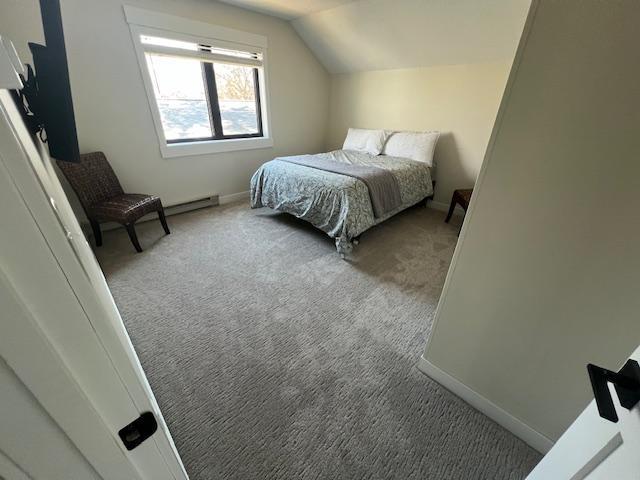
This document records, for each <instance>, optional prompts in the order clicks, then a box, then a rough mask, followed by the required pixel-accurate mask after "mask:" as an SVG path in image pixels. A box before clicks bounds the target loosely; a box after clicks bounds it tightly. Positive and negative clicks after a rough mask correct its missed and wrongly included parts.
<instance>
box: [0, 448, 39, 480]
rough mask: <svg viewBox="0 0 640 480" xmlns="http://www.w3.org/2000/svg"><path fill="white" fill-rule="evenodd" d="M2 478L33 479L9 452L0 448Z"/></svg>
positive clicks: (13, 479)
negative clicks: (10, 456) (6, 452)
mask: <svg viewBox="0 0 640 480" xmlns="http://www.w3.org/2000/svg"><path fill="white" fill-rule="evenodd" d="M0 478H10V479H12V480H31V479H30V478H29V477H28V476H27V474H26V473H24V470H22V468H20V466H19V465H18V464H16V463H15V462H14V461H13V460H12V459H11V458H9V456H8V455H7V454H5V453H4V452H3V451H2V450H0Z"/></svg>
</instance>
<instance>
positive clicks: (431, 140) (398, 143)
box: [382, 131, 440, 167]
mask: <svg viewBox="0 0 640 480" xmlns="http://www.w3.org/2000/svg"><path fill="white" fill-rule="evenodd" d="M439 136H440V132H435V131H434V132H392V133H391V134H390V135H389V138H388V139H387V143H386V144H385V146H384V149H383V151H382V153H383V154H384V155H389V156H390V157H403V158H409V159H411V160H416V161H418V162H424V163H426V164H428V165H429V166H430V167H433V152H434V150H435V149H436V143H437V142H438V137H439Z"/></svg>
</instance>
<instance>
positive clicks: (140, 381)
mask: <svg viewBox="0 0 640 480" xmlns="http://www.w3.org/2000/svg"><path fill="white" fill-rule="evenodd" d="M1 50H3V47H2V46H0V175H3V176H4V177H5V178H6V179H7V182H6V183H7V184H8V185H9V184H11V187H10V188H11V189H13V191H14V194H15V195H14V197H13V198H14V199H18V198H19V199H20V200H18V201H17V202H16V207H15V208H16V209H18V210H21V211H22V212H23V213H24V215H21V216H20V218H17V217H15V218H11V216H10V212H5V213H3V214H2V216H5V219H4V220H5V222H6V223H3V224H2V225H3V227H2V228H3V229H5V232H7V237H6V241H7V242H10V241H12V238H11V235H12V234H13V233H14V232H13V228H12V227H13V225H12V222H14V221H15V223H16V224H22V225H24V226H25V228H27V227H26V225H27V224H28V223H30V224H31V226H30V227H29V228H30V229H31V230H30V234H33V238H34V241H35V238H36V236H37V235H39V239H38V240H37V242H39V243H37V244H38V245H40V246H41V247H42V252H41V253H43V252H45V250H48V252H47V253H48V255H49V258H50V259H51V260H52V261H53V262H55V264H57V268H58V278H59V280H60V282H59V284H61V283H64V284H65V287H68V289H69V290H70V292H72V294H73V296H74V297H75V302H76V307H77V308H78V310H77V312H75V313H76V314H69V315H65V316H64V318H62V317H63V316H62V315H58V316H56V317H55V318H54V316H53V311H52V312H51V315H47V316H46V318H45V317H44V316H43V314H42V313H43V306H42V305H40V306H39V308H37V307H38V305H37V303H38V302H41V301H42V300H43V299H44V297H46V295H47V293H48V292H47V288H48V287H49V286H50V284H49V285H47V283H46V281H45V280H51V278H50V277H46V276H45V275H43V276H42V277H41V276H40V275H38V274H39V273H40V270H43V266H42V265H39V264H37V263H36V259H39V261H42V259H43V258H45V257H43V256H42V255H41V256H40V257H38V255H35V253H34V255H33V256H31V255H30V252H28V251H25V252H21V251H20V250H19V249H17V250H16V255H15V257H14V258H5V260H6V263H5V264H3V265H2V272H0V273H2V276H0V280H1V282H0V286H2V287H3V288H5V289H6V292H5V293H6V294H9V295H11V296H12V297H13V299H14V302H15V304H16V305H22V315H23V317H25V318H29V321H28V322H12V321H10V319H9V318H7V321H6V322H5V321H3V330H4V331H5V332H6V335H4V334H3V335H2V337H3V338H4V340H5V341H3V342H2V343H0V355H2V356H3V357H4V358H5V361H6V362H7V363H8V364H9V365H10V366H11V368H12V369H13V370H14V371H15V372H16V374H17V375H18V376H19V377H20V379H21V380H22V381H23V383H24V384H25V385H26V386H27V387H28V388H29V389H30V390H31V391H32V392H33V394H34V395H35V397H36V398H37V399H38V401H39V402H40V403H41V405H43V407H44V408H45V409H46V410H47V411H48V413H49V414H50V415H51V417H52V418H53V419H54V421H55V422H56V423H58V425H59V426H60V427H61V428H62V430H63V431H64V432H65V433H66V434H67V435H68V436H69V438H70V439H71V441H72V442H73V443H74V444H75V445H76V446H77V447H78V449H79V450H80V451H81V452H82V453H83V455H84V456H85V458H86V459H87V460H88V461H89V463H91V464H92V465H93V466H94V468H96V470H97V471H98V472H99V473H100V474H101V475H103V476H104V478H117V476H114V472H113V471H112V470H111V469H110V468H109V461H108V458H109V455H108V452H109V453H110V454H112V455H116V453H117V452H116V450H114V446H116V447H117V449H118V451H119V452H120V454H121V455H124V457H125V458H126V459H127V461H129V462H130V464H131V466H132V469H133V470H135V471H137V472H138V474H137V477H139V478H154V479H155V478H159V479H160V478H170V479H176V480H186V479H188V476H187V473H186V471H185V469H184V466H183V464H182V461H181V459H180V456H179V454H178V451H177V449H176V447H175V444H174V443H173V440H172V438H171V434H170V433H169V430H168V427H167V425H166V423H165V421H164V418H163V417H162V414H161V412H160V408H159V406H158V403H157V401H156V399H155V397H154V395H153V392H152V390H151V387H150V385H149V383H148V381H147V378H146V375H145V373H144V371H143V370H142V366H141V365H140V362H139V359H138V357H137V354H136V352H135V350H134V348H133V345H132V343H131V340H130V338H129V336H128V334H127V331H126V329H125V327H124V324H123V322H122V318H121V317H120V314H119V312H118V310H117V307H116V305H115V303H114V301H113V298H112V296H111V293H110V291H109V288H108V286H107V283H106V281H105V278H104V276H103V274H102V271H101V269H100V267H99V265H98V263H97V261H96V258H95V256H94V255H93V252H92V250H91V248H90V247H89V244H88V243H87V241H86V239H85V237H84V235H83V232H82V229H81V227H80V225H79V223H78V221H77V219H76V217H75V214H74V213H73V210H72V209H71V206H70V204H69V202H68V200H67V197H66V194H65V193H64V191H63V189H62V186H61V184H60V182H59V180H58V177H57V174H56V172H55V169H54V167H53V164H52V162H51V160H50V158H49V156H48V152H47V151H46V148H45V147H44V145H43V144H42V143H41V142H40V141H38V140H37V139H35V138H34V137H33V136H32V135H31V134H30V133H29V132H28V131H27V128H26V126H25V124H24V122H23V120H22V117H21V115H20V113H19V111H18V109H17V108H16V105H15V103H14V101H13V98H12V97H11V94H10V92H9V90H8V89H9V88H16V87H17V86H18V85H17V84H16V83H15V82H14V81H13V80H14V79H15V78H16V77H17V76H16V75H13V76H12V75H11V71H10V69H13V65H12V64H11V63H10V62H9V61H3V60H4V58H8V56H5V57H4V58H3V56H2V53H4V52H2V51H1ZM13 70H14V72H15V69H13ZM5 79H10V81H4V80H5ZM18 203H21V205H17V204H18ZM7 210H8V209H7ZM11 211H13V207H12V210H11ZM13 241H15V242H17V241H20V239H19V238H14V239H13ZM27 244H28V242H25V246H26V245H27ZM35 244H36V243H34V245H35ZM52 268H53V267H52ZM51 271H52V272H53V271H54V270H53V269H51ZM18 277H21V278H18ZM45 277H46V278H45ZM25 279H28V280H29V281H31V282H32V283H31V284H28V283H25ZM9 288H11V290H9ZM38 289H40V291H39V292H37V290H38ZM7 292H8V293H7ZM34 292H35V293H34ZM41 297H42V298H41ZM49 300H52V299H49ZM65 300H68V299H62V298H61V299H60V301H61V302H62V301H65ZM54 301H55V299H54ZM78 312H81V313H82V314H81V315H79V314H77V313H78ZM5 323H6V324H7V326H6V330H5ZM3 333H4V332H3ZM18 338H20V339H22V340H21V341H20V342H17V341H16V339H18ZM18 346H19V347H21V348H15V347H18ZM91 360H93V361H94V362H95V365H93V366H94V367H95V368H94V370H93V373H96V372H103V373H104V374H105V375H107V377H105V378H100V377H99V376H97V377H96V378H92V377H91V375H89V372H90V371H91V369H90V368H89V366H88V365H85V363H90V361H91ZM100 362H102V363H100ZM49 367H50V372H49V374H48V375H43V372H45V371H47V368H49ZM51 375H53V376H51ZM112 377H113V378H112ZM53 378H55V379H57V380H59V381H60V382H62V384H63V385H65V387H66V388H65V389H61V388H52V387H53V384H52V379H53ZM116 380H117V382H116ZM105 384H111V385H112V386H115V388H114V390H113V391H105ZM118 384H119V385H118ZM66 389H68V390H67V392H69V398H67V399H64V398H61V392H64V391H65V390H66ZM62 397H64V395H62ZM80 398H83V399H84V400H83V401H80V400H79V399H80ZM144 411H151V412H153V413H154V415H155V417H156V420H157V422H158V431H157V432H156V433H155V434H154V435H153V436H152V437H150V438H149V439H148V440H146V441H145V442H143V443H142V444H141V445H140V446H139V447H138V448H137V449H135V450H132V451H127V450H125V448H124V446H123V444H122V442H121V441H120V439H119V437H118V436H117V432H118V430H119V429H120V428H122V427H123V426H125V425H126V424H128V423H129V422H131V421H133V420H134V419H135V418H137V417H138V415H140V413H141V412H144ZM83 415H84V417H83ZM81 419H84V421H82V420H81ZM100 424H102V425H103V426H104V428H105V430H104V431H105V432H109V438H101V437H104V435H103V433H104V432H100V431H99V430H100V429H99V428H98V429H96V428H90V427H95V425H100ZM111 458H112V460H114V459H115V457H111ZM133 470H132V471H133ZM126 478H129V477H126Z"/></svg>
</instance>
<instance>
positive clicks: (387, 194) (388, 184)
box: [280, 155, 402, 218]
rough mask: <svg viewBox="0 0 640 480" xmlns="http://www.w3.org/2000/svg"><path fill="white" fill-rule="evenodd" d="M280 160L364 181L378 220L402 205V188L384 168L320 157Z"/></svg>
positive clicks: (308, 156)
mask: <svg viewBox="0 0 640 480" xmlns="http://www.w3.org/2000/svg"><path fill="white" fill-rule="evenodd" d="M280 160H281V161H283V162H289V163H295V164H297V165H303V166H305V167H311V168H317V169H318V170H324V171H325V172H332V173H337V174H339V175H347V176H348V177H353V178H357V179H358V180H362V181H363V182H364V184H365V185H366V186H367V188H368V189H369V197H370V198H371V206H372V207H373V214H374V215H375V217H376V218H380V217H382V216H384V215H386V214H387V213H389V212H391V211H393V210H395V209H397V208H398V207H400V205H402V198H401V197H400V187H399V186H398V181H397V180H396V177H395V176H394V175H393V173H391V172H390V171H388V170H384V169H383V168H378V167H373V166H370V165H357V164H351V163H344V162H337V161H335V160H332V159H330V158H327V157H324V156H320V155H302V156H297V157H282V158H280Z"/></svg>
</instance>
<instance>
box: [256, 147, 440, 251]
mask: <svg viewBox="0 0 640 480" xmlns="http://www.w3.org/2000/svg"><path fill="white" fill-rule="evenodd" d="M313 156H314V157H319V158H326V159H329V160H332V161H337V162H344V163H350V164H353V165H364V166H371V167H377V168H382V169H385V170H387V171H389V172H391V173H392V174H393V175H394V176H395V178H396V180H397V182H398V186H399V189H400V197H401V200H402V204H401V205H400V207H398V208H397V209H395V210H393V211H391V212H389V213H387V214H386V215H384V216H382V217H378V218H376V217H375V216H374V212H373V209H372V206H371V198H370V196H369V191H368V189H367V186H366V185H365V183H364V182H363V181H361V180H359V179H357V178H354V177H351V176H346V175H341V174H338V173H333V172H328V171H324V170H320V169H317V168H312V167H309V166H304V165H299V164H295V163H290V162H288V161H285V160H282V159H280V158H276V159H274V160H271V161H269V162H266V163H265V164H263V165H262V166H261V167H260V168H259V169H258V170H257V171H256V173H255V174H254V175H253V177H252V178H251V207H252V208H261V207H269V208H272V209H274V210H278V211H281V212H286V213H289V214H291V215H294V216H296V217H298V218H301V219H303V220H306V221H308V222H309V223H311V224H312V225H314V226H315V227H317V228H319V229H320V230H322V231H324V232H325V233H327V235H329V236H330V237H332V238H335V239H336V247H337V248H338V251H341V252H342V251H344V250H345V249H347V248H349V247H350V244H351V240H352V239H353V238H354V237H357V236H359V235H360V234H361V233H362V232H364V231H366V230H367V229H369V228H371V227H372V226H374V225H377V224H379V223H380V222H382V221H384V220H386V219H388V218H390V217H391V216H393V215H395V214H396V213H398V212H400V211H402V210H404V209H405V208H407V207H410V206H411V205H415V204H416V203H418V202H420V201H421V200H423V199H424V198H426V197H428V196H430V195H431V194H432V193H433V185H432V182H431V171H430V168H429V166H428V165H427V164H426V163H423V162H418V161H415V160H410V159H407V158H401V157H391V156H387V155H370V154H367V153H362V152H355V151H350V150H335V151H332V152H327V153H319V154H316V155H313ZM298 157H309V155H302V156H298Z"/></svg>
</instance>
